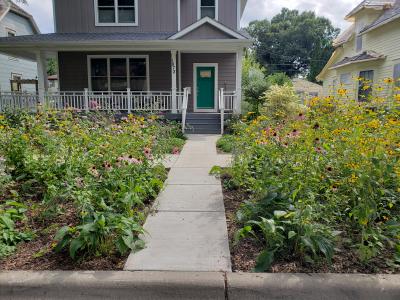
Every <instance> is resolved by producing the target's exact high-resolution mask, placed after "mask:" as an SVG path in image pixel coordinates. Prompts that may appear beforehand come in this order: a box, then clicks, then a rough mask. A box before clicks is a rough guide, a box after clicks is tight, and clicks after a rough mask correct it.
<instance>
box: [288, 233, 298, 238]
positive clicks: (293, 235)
mask: <svg viewBox="0 0 400 300" xmlns="http://www.w3.org/2000/svg"><path fill="white" fill-rule="evenodd" d="M296 235H297V233H296V232H294V231H289V233H288V239H289V240H290V239H292V238H294V237H295V236H296Z"/></svg>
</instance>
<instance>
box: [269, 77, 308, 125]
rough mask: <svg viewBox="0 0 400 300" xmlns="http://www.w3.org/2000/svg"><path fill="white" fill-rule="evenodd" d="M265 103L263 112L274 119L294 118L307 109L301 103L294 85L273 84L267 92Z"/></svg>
mask: <svg viewBox="0 0 400 300" xmlns="http://www.w3.org/2000/svg"><path fill="white" fill-rule="evenodd" d="M264 103H265V104H264V106H263V108H262V109H261V114H262V115H264V116H267V117H268V118H270V119H274V120H281V119H285V118H292V117H294V116H296V115H298V114H299V113H304V112H305V110H306V108H305V107H304V106H302V105H301V104H300V99H299V97H298V95H297V94H296V92H295V90H294V89H293V87H291V86H289V85H283V86H278V85H273V86H272V87H271V88H270V90H269V91H268V92H266V93H265V95H264Z"/></svg>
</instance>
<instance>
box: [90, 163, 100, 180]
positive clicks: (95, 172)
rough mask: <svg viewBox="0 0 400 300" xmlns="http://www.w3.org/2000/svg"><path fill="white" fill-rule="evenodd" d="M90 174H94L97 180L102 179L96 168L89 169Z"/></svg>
mask: <svg viewBox="0 0 400 300" xmlns="http://www.w3.org/2000/svg"><path fill="white" fill-rule="evenodd" d="M89 173H90V174H92V175H93V176H94V177H96V178H98V177H100V174H99V171H97V169H96V167H95V166H93V167H91V168H90V169H89Z"/></svg>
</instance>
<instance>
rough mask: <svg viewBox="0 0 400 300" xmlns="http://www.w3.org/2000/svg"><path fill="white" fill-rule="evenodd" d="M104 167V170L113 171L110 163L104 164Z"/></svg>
mask: <svg viewBox="0 0 400 300" xmlns="http://www.w3.org/2000/svg"><path fill="white" fill-rule="evenodd" d="M103 167H104V169H106V171H111V170H112V169H113V167H112V165H111V164H110V163H109V162H104V163H103Z"/></svg>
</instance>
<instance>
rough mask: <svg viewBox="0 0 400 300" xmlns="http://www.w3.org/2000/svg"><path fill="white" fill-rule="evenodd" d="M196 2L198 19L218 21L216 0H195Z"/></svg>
mask: <svg viewBox="0 0 400 300" xmlns="http://www.w3.org/2000/svg"><path fill="white" fill-rule="evenodd" d="M197 1H198V15H197V17H198V19H202V18H204V17H210V18H211V19H216V20H218V0H197Z"/></svg>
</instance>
